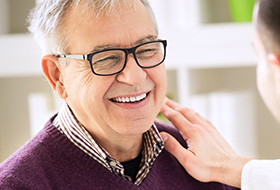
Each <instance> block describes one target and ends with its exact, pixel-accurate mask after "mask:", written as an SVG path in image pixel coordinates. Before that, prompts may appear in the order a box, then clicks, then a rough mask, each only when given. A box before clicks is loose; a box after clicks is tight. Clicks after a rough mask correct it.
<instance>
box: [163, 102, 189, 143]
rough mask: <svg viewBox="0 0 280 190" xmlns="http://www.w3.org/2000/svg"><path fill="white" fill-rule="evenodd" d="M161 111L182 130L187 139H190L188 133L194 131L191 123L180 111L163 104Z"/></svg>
mask: <svg viewBox="0 0 280 190" xmlns="http://www.w3.org/2000/svg"><path fill="white" fill-rule="evenodd" d="M161 113H162V114H163V115H164V116H165V117H166V118H167V119H168V120H169V121H170V122H171V123H172V124H173V125H174V126H175V127H176V128H177V129H178V130H179V131H180V132H181V135H182V136H183V138H184V139H185V140H187V139H188V134H191V133H192V131H191V130H192V127H191V125H192V124H191V123H190V122H189V121H188V120H187V118H185V117H184V116H183V115H182V114H180V113H179V112H178V111H176V110H174V109H172V108H170V107H168V106H167V105H163V106H162V108H161Z"/></svg>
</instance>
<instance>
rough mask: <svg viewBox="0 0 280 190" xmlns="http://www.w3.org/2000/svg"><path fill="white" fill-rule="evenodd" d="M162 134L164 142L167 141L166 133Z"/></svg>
mask: <svg viewBox="0 0 280 190" xmlns="http://www.w3.org/2000/svg"><path fill="white" fill-rule="evenodd" d="M160 135H161V138H162V140H163V142H166V141H167V139H168V136H167V135H165V134H160Z"/></svg>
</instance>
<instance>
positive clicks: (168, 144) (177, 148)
mask: <svg viewBox="0 0 280 190" xmlns="http://www.w3.org/2000/svg"><path fill="white" fill-rule="evenodd" d="M160 135H161V137H162V139H163V140H164V147H165V149H166V150H167V151H168V152H170V153H171V154H172V155H173V156H175V157H176V159H177V160H178V161H179V162H180V163H181V165H182V166H183V167H185V168H188V166H187V165H188V163H192V161H193V160H194V159H195V155H194V154H193V152H191V151H190V150H187V149H185V148H184V147H183V146H181V144H180V143H179V142H178V141H177V140H176V139H175V138H174V137H173V136H171V135H169V134H168V133H165V132H161V133H160Z"/></svg>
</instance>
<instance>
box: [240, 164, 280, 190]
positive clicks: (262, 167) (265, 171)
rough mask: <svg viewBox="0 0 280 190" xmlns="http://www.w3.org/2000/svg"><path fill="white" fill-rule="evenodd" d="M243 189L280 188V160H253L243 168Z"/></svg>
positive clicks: (274, 189) (272, 189)
mask: <svg viewBox="0 0 280 190" xmlns="http://www.w3.org/2000/svg"><path fill="white" fill-rule="evenodd" d="M241 189H242V190H264V189H269V190H280V160H251V161H249V162H248V163H247V164H246V165H245V166H244V168H243V170H242V176H241Z"/></svg>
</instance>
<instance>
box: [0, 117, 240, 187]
mask: <svg viewBox="0 0 280 190" xmlns="http://www.w3.org/2000/svg"><path fill="white" fill-rule="evenodd" d="M52 119H53V118H52ZM52 119H50V120H49V121H48V123H47V124H46V126H45V127H44V129H42V131H41V132H40V133H39V134H38V135H37V136H36V137H35V138H33V139H32V140H30V141H29V142H28V143H27V144H25V145H24V146H23V147H22V148H20V149H19V150H18V151H17V152H15V153H14V154H13V155H12V156H10V157H9V158H8V159H7V160H6V161H4V162H3V163H1V164H0V189H1V190H6V189H7V190H10V189H19V190H25V189H38V190H48V189H55V190H60V189H66V190H71V189H75V190H79V189H81V190H87V189H100V190H101V189H102V190H107V189H108V190H109V189H110V190H117V189H121V190H125V189H129V190H134V189H139V190H140V189H151V190H158V189H160V190H164V189H188V190H194V189H195V190H234V189H235V188H232V187H228V186H225V185H222V184H219V183H201V182H198V181H197V180H195V179H194V178H192V177H191V176H190V175H189V174H188V173H187V172H186V171H185V170H184V168H183V167H182V166H181V165H180V164H179V163H178V161H177V160H176V159H175V158H174V157H173V156H172V155H171V154H169V153H168V152H167V151H166V150H165V149H164V150H163V151H162V152H161V154H160V155H159V157H158V158H157V159H156V160H155V162H154V164H153V166H152V168H151V171H150V172H149V174H148V175H147V177H146V179H145V180H144V181H143V182H142V183H141V185H140V186H136V185H134V184H133V183H131V182H129V181H127V180H125V179H123V178H122V177H120V176H117V175H116V174H113V173H111V172H110V171H109V170H108V169H106V168H105V167H103V166H102V165H101V164H99V163H98V162H96V161H95V160H94V159H92V158H91V157H90V156H88V155H87V154H86V153H84V152H83V151H82V150H81V149H79V148H78V147H77V146H75V145H74V144H73V143H72V142H71V141H70V140H68V138H67V137H66V136H64V135H63V134H62V133H61V132H60V131H58V129H57V128H56V127H55V126H53V125H52ZM156 126H157V127H158V129H159V131H167V132H168V133H170V134H172V135H173V136H175V137H176V138H177V139H178V140H179V141H180V142H181V144H183V145H184V146H186V143H185V142H184V140H183V139H182V137H181V136H180V134H179V133H178V132H177V130H176V129H174V128H172V127H170V126H167V125H165V124H161V123H156Z"/></svg>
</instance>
